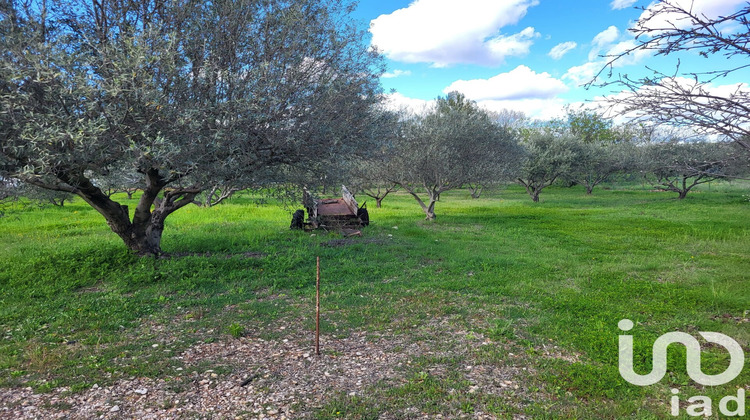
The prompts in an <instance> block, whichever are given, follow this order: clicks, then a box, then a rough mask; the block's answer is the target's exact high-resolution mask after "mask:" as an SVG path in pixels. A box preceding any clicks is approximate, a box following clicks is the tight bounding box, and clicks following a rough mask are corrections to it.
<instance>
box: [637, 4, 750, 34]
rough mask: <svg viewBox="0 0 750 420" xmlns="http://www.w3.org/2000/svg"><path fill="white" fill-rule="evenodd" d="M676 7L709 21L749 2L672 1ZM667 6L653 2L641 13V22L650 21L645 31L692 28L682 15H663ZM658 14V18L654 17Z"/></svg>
mask: <svg viewBox="0 0 750 420" xmlns="http://www.w3.org/2000/svg"><path fill="white" fill-rule="evenodd" d="M670 3H671V4H673V5H674V6H678V7H681V8H683V9H685V10H691V11H692V13H693V14H695V15H697V16H705V17H706V18H708V19H715V18H717V17H719V16H727V15H729V14H731V13H732V12H735V11H737V10H738V9H739V8H740V6H742V5H745V4H747V0H672V1H670ZM665 7H666V6H665V5H664V4H663V3H657V2H653V3H651V4H650V5H649V6H648V7H647V8H646V10H644V11H643V13H641V16H640V18H639V21H641V22H643V21H645V20H646V19H648V23H647V24H646V25H645V26H644V29H646V28H648V29H654V30H659V29H671V28H672V27H673V26H674V27H677V28H686V27H688V26H691V21H690V20H687V19H684V17H683V18H682V19H680V18H679V17H680V15H678V14H674V13H662V11H663V10H664V8H665ZM656 13H658V15H657V16H656V17H652V16H653V15H654V14H656Z"/></svg>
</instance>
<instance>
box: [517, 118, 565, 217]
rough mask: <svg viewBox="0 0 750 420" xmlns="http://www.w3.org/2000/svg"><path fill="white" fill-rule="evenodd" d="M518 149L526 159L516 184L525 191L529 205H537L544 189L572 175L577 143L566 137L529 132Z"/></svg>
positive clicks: (537, 130) (534, 131)
mask: <svg viewBox="0 0 750 420" xmlns="http://www.w3.org/2000/svg"><path fill="white" fill-rule="evenodd" d="M521 145H522V146H523V147H524V152H525V155H526V156H525V158H524V160H523V163H522V164H521V168H520V171H519V174H518V176H517V177H516V182H518V183H519V184H521V185H523V187H524V188H526V192H527V193H528V194H529V196H530V197H531V200H532V201H534V202H538V201H539V194H540V193H541V192H542V190H543V189H545V188H547V187H549V186H550V185H552V184H554V183H555V181H557V180H558V179H561V178H562V177H563V176H565V175H567V174H569V173H570V172H571V168H572V167H573V164H574V162H575V161H576V159H577V153H576V139H575V138H574V137H572V136H571V135H569V134H562V135H558V134H555V133H553V132H551V131H549V130H542V129H531V130H529V131H527V132H526V134H525V136H524V139H523V141H522V143H521Z"/></svg>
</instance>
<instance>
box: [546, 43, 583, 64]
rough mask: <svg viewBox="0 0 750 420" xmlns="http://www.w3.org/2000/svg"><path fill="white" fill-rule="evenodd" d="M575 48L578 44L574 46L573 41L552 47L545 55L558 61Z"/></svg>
mask: <svg viewBox="0 0 750 420" xmlns="http://www.w3.org/2000/svg"><path fill="white" fill-rule="evenodd" d="M577 46H578V44H576V43H575V42H573V41H568V42H563V43H560V44H557V45H555V46H554V47H552V49H551V50H549V52H548V53H547V55H548V56H550V57H552V58H554V59H555V60H559V59H561V58H563V56H564V55H565V54H567V53H569V52H570V51H573V49H574V48H575V47H577Z"/></svg>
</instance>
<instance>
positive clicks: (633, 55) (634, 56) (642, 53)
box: [605, 40, 652, 67]
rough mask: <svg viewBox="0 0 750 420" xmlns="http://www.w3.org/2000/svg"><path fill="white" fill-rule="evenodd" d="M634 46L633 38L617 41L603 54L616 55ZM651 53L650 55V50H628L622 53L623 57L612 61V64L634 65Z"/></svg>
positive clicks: (615, 65)
mask: <svg viewBox="0 0 750 420" xmlns="http://www.w3.org/2000/svg"><path fill="white" fill-rule="evenodd" d="M636 46H637V44H636V42H635V41H633V40H630V41H623V42H619V43H617V44H615V45H613V46H612V47H610V49H609V50H608V51H607V53H606V54H605V55H607V56H610V57H613V56H617V55H620V54H623V53H625V52H626V51H628V50H632V49H633V48H635V47H636ZM651 55H652V51H649V50H640V49H639V50H635V51H632V52H630V53H629V54H627V55H624V56H623V57H621V58H620V59H618V60H617V61H615V62H614V63H612V65H613V66H614V67H623V66H631V65H635V64H638V63H640V62H641V61H643V60H644V59H645V58H648V57H650V56H651Z"/></svg>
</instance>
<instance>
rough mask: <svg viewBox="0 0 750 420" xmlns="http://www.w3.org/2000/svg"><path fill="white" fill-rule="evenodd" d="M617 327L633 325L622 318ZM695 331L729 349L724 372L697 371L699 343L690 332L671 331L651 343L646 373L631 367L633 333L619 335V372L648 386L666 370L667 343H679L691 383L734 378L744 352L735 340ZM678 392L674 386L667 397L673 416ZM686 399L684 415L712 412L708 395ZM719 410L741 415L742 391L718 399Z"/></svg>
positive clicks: (624, 328)
mask: <svg viewBox="0 0 750 420" xmlns="http://www.w3.org/2000/svg"><path fill="white" fill-rule="evenodd" d="M617 326H618V327H619V328H620V329H621V330H622V331H630V330H632V329H633V326H634V324H633V321H631V320H629V319H623V320H621V321H620V322H619V323H618V324H617ZM698 334H700V336H701V337H703V339H704V340H706V341H708V342H709V343H715V344H718V345H720V346H722V347H724V348H725V349H727V351H729V357H730V361H729V367H728V368H727V369H726V370H725V371H724V372H722V373H720V374H718V375H706V374H705V373H703V370H701V345H700V342H698V340H697V339H696V338H695V337H693V336H692V335H690V334H687V333H684V332H678V331H674V332H669V333H666V334H664V335H662V336H660V337H659V338H657V339H656V341H655V342H654V347H653V352H652V353H653V362H652V367H651V372H650V373H648V374H646V375H640V374H638V373H635V371H634V370H633V336H632V335H620V359H619V368H620V375H621V376H622V377H623V379H625V380H626V381H628V382H630V383H631V384H633V385H638V386H648V385H653V384H655V383H657V382H659V381H660V380H661V379H662V378H664V375H665V374H666V373H667V348H668V347H669V345H670V344H674V343H679V344H682V345H684V346H685V349H686V350H687V361H686V365H687V366H686V368H687V373H688V375H689V376H690V378H691V379H692V380H694V381H695V382H697V383H699V384H701V385H708V386H715V385H723V384H726V383H728V382H730V381H732V380H734V379H735V378H737V376H739V374H740V373H742V369H743V368H744V366H745V353H744V352H743V351H742V347H741V346H740V345H739V343H737V342H736V341H735V340H734V339H732V338H731V337H729V336H727V335H724V334H721V333H717V332H699V333H698ZM679 392H680V391H679V390H677V389H673V390H672V393H673V394H675V396H673V397H672V400H671V406H672V410H671V412H672V415H674V416H678V415H679V410H680V406H679V397H678V396H677V394H679ZM687 401H688V402H690V403H693V404H692V405H690V406H688V408H687V414H688V415H690V416H710V415H712V412H713V410H712V402H711V399H710V398H708V397H704V396H700V395H698V396H694V397H690V398H689V399H688V400H687ZM731 402H733V403H735V404H736V410H731V409H730V408H729V403H731ZM719 411H720V412H721V413H722V414H723V415H725V416H744V415H745V390H744V389H742V388H740V389H739V390H738V392H737V396H736V397H735V396H733V395H730V396H727V397H724V398H722V399H721V401H720V403H719Z"/></svg>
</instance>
